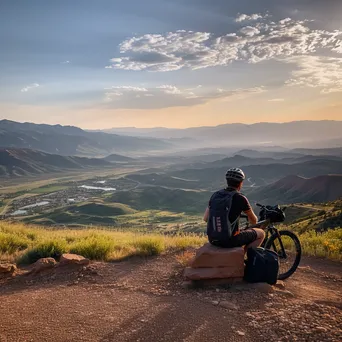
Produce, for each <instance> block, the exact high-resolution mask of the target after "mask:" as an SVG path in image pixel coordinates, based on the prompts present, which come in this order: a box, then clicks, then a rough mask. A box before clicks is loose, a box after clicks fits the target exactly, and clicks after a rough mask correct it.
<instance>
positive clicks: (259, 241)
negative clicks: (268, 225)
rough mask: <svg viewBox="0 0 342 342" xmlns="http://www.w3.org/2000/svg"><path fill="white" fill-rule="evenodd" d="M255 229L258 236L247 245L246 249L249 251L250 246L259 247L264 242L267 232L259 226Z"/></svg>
mask: <svg viewBox="0 0 342 342" xmlns="http://www.w3.org/2000/svg"><path fill="white" fill-rule="evenodd" d="M253 230H254V231H255V232H256V236H257V238H256V239H255V240H254V241H252V242H250V243H247V244H246V245H245V251H247V249H248V248H249V247H259V246H260V245H261V244H262V242H263V241H264V238H265V232H264V231H263V230H262V229H259V228H253Z"/></svg>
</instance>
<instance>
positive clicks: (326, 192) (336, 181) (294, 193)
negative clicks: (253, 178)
mask: <svg viewBox="0 0 342 342" xmlns="http://www.w3.org/2000/svg"><path fill="white" fill-rule="evenodd" d="M249 197H250V198H251V199H255V200H257V201H260V202H267V203H293V202H295V203H298V202H306V203H308V202H326V201H332V200H336V199H338V198H342V175H341V174H339V175H323V176H317V177H313V178H303V177H299V176H293V175H290V176H287V177H284V178H282V179H280V180H279V181H276V182H275V183H273V184H270V185H268V186H264V187H261V188H257V189H255V190H253V191H252V192H250V193H249Z"/></svg>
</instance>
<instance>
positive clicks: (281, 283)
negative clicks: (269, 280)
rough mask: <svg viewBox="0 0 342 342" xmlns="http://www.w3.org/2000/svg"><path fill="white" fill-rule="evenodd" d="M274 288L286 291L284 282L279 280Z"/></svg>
mask: <svg viewBox="0 0 342 342" xmlns="http://www.w3.org/2000/svg"><path fill="white" fill-rule="evenodd" d="M273 286H274V287H276V288H278V289H280V290H285V283H284V282H283V281H282V280H278V281H277V283H276V284H274V285H273Z"/></svg>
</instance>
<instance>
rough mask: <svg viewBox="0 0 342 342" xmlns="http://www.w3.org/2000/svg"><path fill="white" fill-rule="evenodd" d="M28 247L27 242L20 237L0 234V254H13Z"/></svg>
mask: <svg viewBox="0 0 342 342" xmlns="http://www.w3.org/2000/svg"><path fill="white" fill-rule="evenodd" d="M27 247H28V240H27V239H26V238H24V237H22V236H18V235H15V234H11V233H4V232H0V252H1V253H9V254H13V253H15V252H17V251H22V250H24V249H26V248H27Z"/></svg>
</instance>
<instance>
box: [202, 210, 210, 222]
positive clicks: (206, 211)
mask: <svg viewBox="0 0 342 342" xmlns="http://www.w3.org/2000/svg"><path fill="white" fill-rule="evenodd" d="M208 218H209V208H208V207H207V209H205V212H204V217H203V220H204V221H205V222H208Z"/></svg>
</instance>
